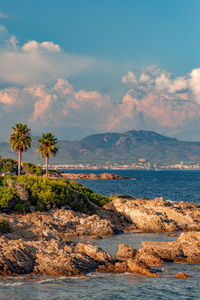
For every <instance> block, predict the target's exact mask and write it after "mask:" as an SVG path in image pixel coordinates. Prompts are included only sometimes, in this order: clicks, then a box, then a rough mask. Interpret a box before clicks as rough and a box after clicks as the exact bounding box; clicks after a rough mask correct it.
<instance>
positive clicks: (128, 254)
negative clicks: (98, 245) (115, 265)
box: [116, 244, 137, 260]
mask: <svg viewBox="0 0 200 300" xmlns="http://www.w3.org/2000/svg"><path fill="white" fill-rule="evenodd" d="M136 253H137V250H136V249H134V248H133V247H132V246H127V245H125V244H119V250H118V251H117V253H116V257H117V258H119V259H121V260H127V259H128V258H132V259H133V258H134V257H135V255H136Z"/></svg>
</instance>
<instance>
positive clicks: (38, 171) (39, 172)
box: [35, 166, 43, 176]
mask: <svg viewBox="0 0 200 300" xmlns="http://www.w3.org/2000/svg"><path fill="white" fill-rule="evenodd" d="M42 174H43V171H42V168H41V167H40V166H37V167H36V168H35V175H37V176H42Z"/></svg>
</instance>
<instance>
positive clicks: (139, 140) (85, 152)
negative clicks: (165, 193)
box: [0, 130, 200, 164]
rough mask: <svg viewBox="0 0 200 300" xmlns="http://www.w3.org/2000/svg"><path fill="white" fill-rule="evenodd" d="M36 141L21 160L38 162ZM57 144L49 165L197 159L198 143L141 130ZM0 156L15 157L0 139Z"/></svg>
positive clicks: (194, 160) (199, 156) (199, 153)
mask: <svg viewBox="0 0 200 300" xmlns="http://www.w3.org/2000/svg"><path fill="white" fill-rule="evenodd" d="M37 140H38V138H37V137H33V142H32V147H31V149H30V150H29V151H28V152H27V153H23V160H24V161H30V162H34V163H41V159H40V155H39V153H37V152H36V148H37V147H38V143H37ZM57 147H58V149H59V151H58V153H57V155H56V157H55V158H54V159H52V160H51V163H52V164H67V163H80V162H85V163H91V164H94V163H95V164H98V163H102V162H106V161H110V162H117V163H127V162H131V161H132V162H133V161H135V162H136V161H137V160H138V159H146V160H147V161H150V162H178V161H190V162H197V161H200V142H186V141H179V140H177V139H175V138H169V137H166V136H163V135H161V134H158V133H156V132H153V131H144V130H139V131H136V130H131V131H127V132H125V133H102V134H94V135H90V136H87V137H85V138H83V139H82V140H80V141H74V142H72V141H62V140H60V141H59V142H58V145H57ZM0 155H1V156H2V157H10V158H14V159H17V155H16V153H15V152H12V151H11V149H10V144H9V143H7V142H0Z"/></svg>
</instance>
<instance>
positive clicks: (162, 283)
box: [0, 170, 200, 300]
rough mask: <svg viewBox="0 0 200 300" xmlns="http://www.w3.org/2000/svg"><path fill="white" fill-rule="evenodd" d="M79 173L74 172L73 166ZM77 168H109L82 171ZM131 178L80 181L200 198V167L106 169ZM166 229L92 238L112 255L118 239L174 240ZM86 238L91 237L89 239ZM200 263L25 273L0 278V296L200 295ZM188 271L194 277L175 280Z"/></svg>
mask: <svg viewBox="0 0 200 300" xmlns="http://www.w3.org/2000/svg"><path fill="white" fill-rule="evenodd" d="M71 172H72V173H75V171H74V170H73V171H71ZM76 172H77V173H80V172H84V173H86V172H87V173H91V172H92V173H100V172H105V171H101V170H98V171H94V170H86V171H85V170H84V171H83V170H81V171H80V170H79V171H76ZM106 172H112V173H116V174H119V175H124V176H128V177H131V178H132V180H130V181H129V180H120V181H118V180H116V181H115V180H85V181H79V182H80V183H83V184H84V185H86V186H88V187H90V188H92V189H93V190H94V191H95V192H98V193H102V194H104V195H110V194H115V193H117V194H129V195H132V196H137V197H146V198H154V197H160V196H163V197H164V198H165V199H170V200H172V201H181V200H183V201H191V202H196V203H200V193H199V187H200V171H132V170H123V171H121V170H120V171H119V170H116V171H113V170H112V171H106ZM174 239H176V238H175V237H168V236H167V234H165V233H162V234H152V233H145V234H134V233H128V234H122V235H117V236H113V237H111V238H109V239H102V240H93V242H95V244H96V245H99V246H101V247H102V248H103V249H105V250H106V251H109V252H110V253H111V254H115V253H116V251H117V248H118V244H119V243H125V244H129V245H133V246H134V247H136V248H139V247H140V246H141V241H144V240H145V241H148V240H151V241H172V240H174ZM87 240H88V239H87ZM199 267H200V266H199V265H197V264H166V265H164V266H162V268H161V271H162V272H161V276H160V278H146V277H143V276H140V275H137V276H136V275H133V274H122V275H117V274H114V275H113V274H89V275H88V276H86V277H84V278H68V277H56V278H55V277H47V276H40V277H38V276H36V277H30V276H24V277H18V278H3V279H1V280H0V299H2V300H4V299H23V300H26V299H31V300H32V299H44V300H45V299H48V300H52V299H55V300H57V299H99V300H100V299H102V300H103V299H105V300H106V299H108V300H109V299H110V300H115V299H152V300H153V299H200V268H199ZM178 272H185V273H187V274H189V275H190V276H191V278H190V279H185V280H182V279H177V278H175V275H176V274H177V273H178Z"/></svg>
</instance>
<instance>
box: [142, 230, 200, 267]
mask: <svg viewBox="0 0 200 300" xmlns="http://www.w3.org/2000/svg"><path fill="white" fill-rule="evenodd" d="M142 246H143V248H141V249H139V251H138V254H137V257H138V258H139V259H140V258H141V259H142V260H143V261H147V260H145V257H148V256H149V255H151V256H154V257H155V259H157V258H160V259H161V260H163V261H170V262H189V263H200V232H185V233H182V234H181V235H180V237H178V239H177V240H176V241H174V242H142Z"/></svg>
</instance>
